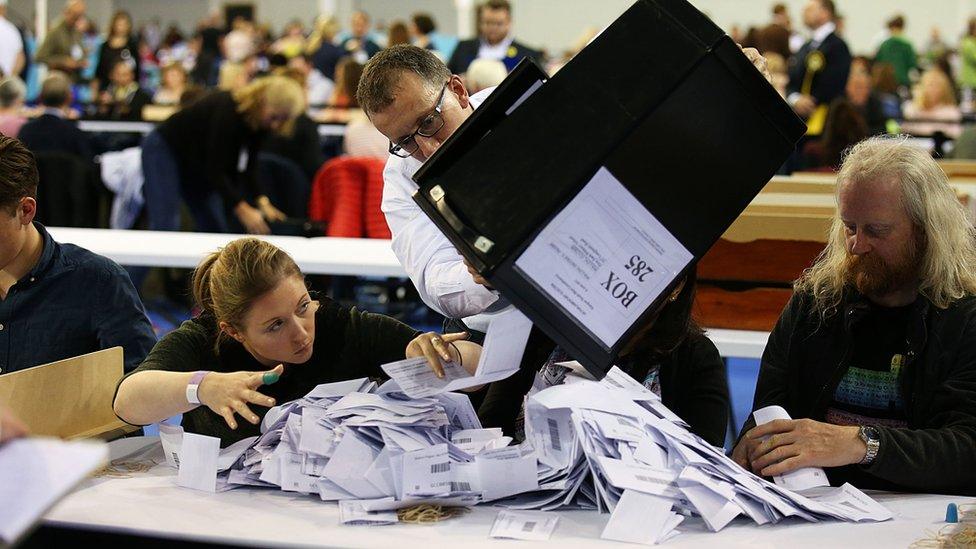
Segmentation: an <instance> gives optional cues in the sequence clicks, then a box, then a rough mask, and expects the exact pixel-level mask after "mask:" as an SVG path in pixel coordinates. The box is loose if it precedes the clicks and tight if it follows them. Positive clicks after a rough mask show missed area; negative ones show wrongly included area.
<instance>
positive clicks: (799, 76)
mask: <svg viewBox="0 0 976 549" xmlns="http://www.w3.org/2000/svg"><path fill="white" fill-rule="evenodd" d="M813 51H819V52H820V53H821V54H822V55H823V60H824V66H823V69H821V70H819V71H817V72H816V73H815V74H814V76H813V80H812V82H811V88H810V92H809V93H810V95H812V96H813V98H814V99H816V100H817V104H818V105H829V104H830V102H831V101H833V100H834V99H836V98H837V97H841V96H842V95H844V89H845V87H846V86H847V76H848V74H849V73H850V71H851V51H850V50H849V49H848V48H847V43H846V42H844V40H843V39H842V38H841V37H839V36H837V35H836V34H835V33H830V34H828V35H827V38H824V41H823V42H821V43H820V44H818V45H817V47H816V48H814V47H813V43H812V41H807V43H806V44H804V45H803V47H802V48H800V50H799V51H797V52H796V54H794V55H793V57H791V58H790V62H789V75H790V83H789V86H788V87H787V91H788V93H804V92H805V91H806V90H804V89H803V84H804V81H805V79H806V74H807V70H808V69H807V65H808V58H809V57H810V54H811V53H812V52H813Z"/></svg>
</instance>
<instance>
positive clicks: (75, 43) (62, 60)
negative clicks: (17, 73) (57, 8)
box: [36, 0, 88, 81]
mask: <svg viewBox="0 0 976 549" xmlns="http://www.w3.org/2000/svg"><path fill="white" fill-rule="evenodd" d="M85 9H86V5H85V2H84V0H68V2H67V3H66V4H65V5H64V10H63V11H62V13H61V20H60V21H58V22H57V24H55V25H54V27H53V28H52V29H51V30H50V31H48V33H47V36H46V37H45V38H44V42H43V43H41V47H40V48H38V50H37V55H36V59H37V62H38V63H44V64H45V65H47V67H48V69H49V70H56V71H60V72H62V73H64V74H65V75H66V76H67V77H68V78H69V79H71V80H72V81H76V80H77V79H78V76H79V73H80V71H81V70H82V69H84V68H85V67H87V66H88V60H87V59H86V58H85V49H84V47H83V46H82V36H81V33H80V32H78V29H77V27H76V26H75V25H76V24H77V23H78V20H79V19H80V18H81V17H83V16H84V15H85Z"/></svg>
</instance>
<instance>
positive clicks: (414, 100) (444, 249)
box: [357, 46, 501, 330]
mask: <svg viewBox="0 0 976 549" xmlns="http://www.w3.org/2000/svg"><path fill="white" fill-rule="evenodd" d="M492 90H493V88H489V89H487V90H484V91H483V92H481V93H479V94H477V95H474V96H469V95H468V91H467V90H466V89H465V87H464V84H463V83H462V82H461V79H460V77H458V76H457V75H452V74H451V73H450V71H448V70H447V67H446V66H445V65H444V63H443V62H442V61H440V59H438V58H437V56H436V55H434V54H433V53H432V52H430V51H429V50H425V49H422V48H418V47H416V46H397V47H393V48H388V49H386V50H383V51H382V52H380V53H378V54H377V55H376V56H374V57H373V59H372V60H370V62H369V64H367V66H366V68H365V69H364V70H363V76H362V78H361V79H360V83H359V90H358V93H357V98H358V100H359V104H360V105H361V106H362V108H363V110H364V111H365V112H366V114H367V116H369V118H370V120H371V121H372V122H373V125H375V126H376V129H378V130H379V131H380V133H382V134H383V135H385V136H386V137H387V138H388V139H389V140H390V142H391V144H390V153H391V154H390V157H389V160H387V163H386V168H385V169H384V171H383V180H384V188H383V204H382V208H383V213H384V214H386V221H387V223H388V224H389V226H390V231H391V232H392V234H393V251H394V253H396V255H397V258H398V259H399V260H400V263H402V264H403V266H404V268H405V269H406V271H407V274H408V275H409V276H410V279H411V280H412V281H413V283H414V285H415V286H416V287H417V290H418V291H419V292H420V297H421V299H422V300H423V301H424V303H426V304H427V305H428V306H430V307H431V308H432V309H434V310H436V311H437V312H439V313H441V314H443V315H444V316H446V317H448V318H453V319H460V318H464V317H470V316H472V315H477V314H480V313H483V312H485V311H486V310H487V309H489V307H491V306H492V305H495V304H496V303H497V302H498V300H499V296H498V294H497V293H496V292H494V291H493V290H491V289H490V288H488V287H487V286H486V285H482V284H479V283H477V282H475V280H474V278H473V277H472V275H471V274H470V273H469V272H468V268H467V266H465V264H464V261H463V259H462V257H461V255H460V254H459V253H458V252H457V250H456V249H455V248H454V246H453V245H452V244H451V242H450V241H449V240H448V239H447V237H445V236H444V235H443V234H442V233H441V232H440V230H439V229H438V228H437V227H436V226H435V225H434V223H433V222H432V221H431V220H430V219H428V218H427V216H426V215H424V213H423V212H422V211H421V210H420V207H419V206H417V204H416V203H414V201H413V198H412V195H413V193H414V191H416V190H417V185H416V183H414V182H413V179H411V177H412V176H413V174H414V172H416V171H417V169H418V168H420V166H421V164H423V162H424V160H426V159H427V158H428V157H429V156H430V155H431V154H433V153H434V151H436V150H437V148H438V147H439V146H440V145H441V143H443V142H444V140H446V139H447V138H448V137H449V136H450V135H451V134H452V133H454V131H455V130H456V129H457V128H458V126H460V125H461V123H462V122H464V120H465V119H466V118H467V117H468V116H469V115H470V114H471V113H472V112H474V108H475V107H476V106H478V105H479V104H481V101H482V100H483V99H484V98H485V97H487V95H488V94H489V93H491V91H492ZM498 306H499V307H500V306H501V304H500V303H499V304H498ZM473 324H475V325H473V326H469V327H471V328H474V329H476V330H477V329H480V330H483V329H484V324H482V323H478V322H474V323H473Z"/></svg>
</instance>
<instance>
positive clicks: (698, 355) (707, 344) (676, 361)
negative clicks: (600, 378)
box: [627, 333, 732, 448]
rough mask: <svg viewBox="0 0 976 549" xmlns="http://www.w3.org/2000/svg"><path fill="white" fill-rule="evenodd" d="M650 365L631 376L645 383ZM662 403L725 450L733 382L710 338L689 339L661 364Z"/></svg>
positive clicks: (635, 369) (639, 366)
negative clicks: (730, 393)
mask: <svg viewBox="0 0 976 549" xmlns="http://www.w3.org/2000/svg"><path fill="white" fill-rule="evenodd" d="M650 367H651V362H650V361H644V363H641V362H640V361H637V362H635V363H634V364H633V365H632V366H631V368H628V370H629V371H628V372H627V373H629V374H630V375H631V377H633V378H634V379H636V380H638V381H643V379H644V378H645V377H646V376H647V372H648V370H649V369H650ZM658 372H659V375H660V378H661V400H662V401H663V402H664V405H665V406H667V407H668V409H669V410H671V411H672V412H674V413H675V414H677V415H678V417H680V418H681V419H683V420H685V421H686V422H688V425H690V426H691V432H693V433H695V434H696V435H698V436H700V437H702V438H703V439H705V440H706V441H708V442H709V443H711V444H713V445H715V446H718V447H720V448H721V447H722V446H724V445H725V436H726V434H727V433H728V430H729V414H730V413H731V410H732V404H731V401H730V399H729V382H728V376H727V375H726V371H725V361H724V360H722V357H721V355H719V353H718V349H717V348H716V347H715V344H714V343H712V341H711V340H710V339H708V337H707V336H705V335H704V334H701V333H696V334H692V335H690V336H688V338H687V339H685V340H684V341H683V342H682V343H681V344H680V345H678V347H677V348H676V349H675V350H673V351H671V353H670V354H668V355H667V356H666V357H664V358H663V359H662V360H661V361H660V367H659V370H658Z"/></svg>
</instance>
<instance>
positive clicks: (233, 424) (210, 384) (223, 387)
mask: <svg viewBox="0 0 976 549" xmlns="http://www.w3.org/2000/svg"><path fill="white" fill-rule="evenodd" d="M284 371H285V367H284V366H283V365H281V364H279V365H278V366H276V367H275V369H274V370H268V371H266V372H233V373H229V374H221V373H218V372H210V373H208V374H207V376H206V377H204V378H203V381H202V382H200V388H199V390H198V392H197V396H198V397H199V398H200V403H201V404H203V405H205V406H206V407H207V408H210V409H211V410H213V411H214V413H216V414H219V415H220V416H222V417H223V418H224V421H226V422H227V426H228V427H230V428H231V429H237V421H236V420H235V418H234V414H235V413H236V414H238V415H240V416H241V417H242V418H244V419H246V420H247V421H249V422H251V423H253V424H254V425H257V424H258V422H260V421H261V418H260V417H258V415H257V414H255V413H254V412H252V411H251V409H250V408H249V407H248V406H247V405H248V404H249V403H250V404H257V405H258V406H265V407H271V406H274V403H275V401H274V399H273V398H271V397H269V396H267V395H263V394H261V393H259V392H258V391H257V388H258V387H260V386H262V385H270V384H272V383H275V382H277V381H278V378H279V377H280V376H281V374H282V373H283V372H284Z"/></svg>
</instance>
